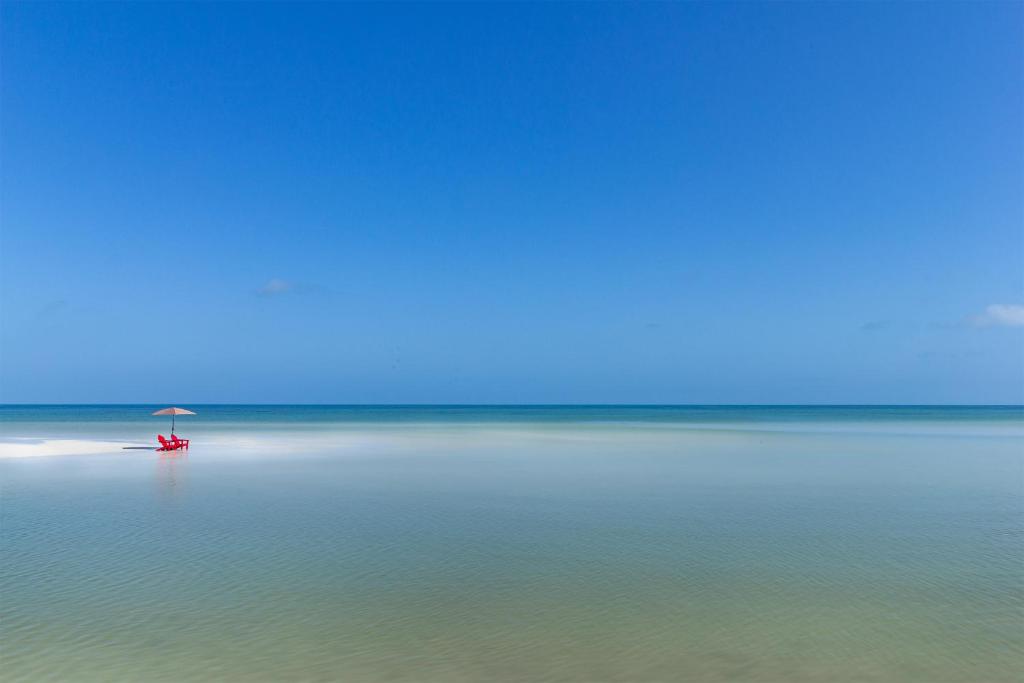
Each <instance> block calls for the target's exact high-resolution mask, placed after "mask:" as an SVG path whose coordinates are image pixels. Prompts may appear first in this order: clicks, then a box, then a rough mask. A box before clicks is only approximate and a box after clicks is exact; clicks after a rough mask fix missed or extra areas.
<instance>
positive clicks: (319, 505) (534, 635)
mask: <svg viewBox="0 0 1024 683" xmlns="http://www.w3.org/2000/svg"><path fill="white" fill-rule="evenodd" d="M194 408H195V409H196V410H197V411H198V412H199V413H200V415H198V416H197V417H196V418H186V419H183V420H181V421H180V422H179V428H178V430H177V431H178V433H179V434H180V435H182V436H185V437H191V438H192V439H193V448H192V449H191V452H190V453H189V454H188V455H186V456H181V457H178V456H170V457H168V456H164V457H161V456H160V455H159V454H156V453H152V452H148V451H132V450H127V451H119V450H117V449H116V447H115V448H112V449H111V451H110V452H109V453H97V454H92V455H76V456H53V457H37V458H14V459H0V495H2V499H0V502H2V507H0V541H2V548H0V550H2V575H0V613H2V615H3V616H2V619H0V636H2V642H3V646H2V649H0V663H2V671H3V678H4V680H26V681H28V680H33V681H34V680H41V679H48V680H76V681H78V680H80V681H118V680H123V681H142V680H146V681H148V680H167V681H193V680H231V681H234V680H238V681H251V680H257V681H258V680H266V681H272V680H273V681H276V680H309V681H318V680H324V681H328V680H345V681H379V680H410V681H477V680H510V681H546V680H550V681H665V680H690V681H797V682H799V681H964V682H968V681H971V682H975V681H1016V680H1020V671H1021V670H1024V569H1022V567H1024V507H1022V505H1024V503H1022V501H1024V495H1022V482H1024V412H1022V411H1021V409H1020V408H1001V409H984V408H964V409H941V408H896V409H879V408H855V407H851V408H835V409H831V408H830V409H816V408H805V407H793V408H757V407H751V408H710V407H705V408H651V407H643V408H630V409H625V408H615V407H594V408H583V409H578V408H573V409H570V408H555V407H549V408H493V409H484V408H477V407H464V408H456V409H443V408H420V407H394V408H387V409H381V408H341V407H339V408H322V407H284V406H272V407H268V406H261V407H237V406H236V407H230V406H222V407H194ZM148 412H150V411H149V410H147V409H145V408H142V407H137V406H117V407H90V408H82V407H45V408H38V407H25V408H18V407H4V408H0V439H3V440H4V441H7V442H12V441H17V440H20V439H22V438H27V439H32V440H43V439H100V440H111V441H118V442H119V441H124V442H125V444H128V443H136V442H143V441H145V442H149V441H152V439H153V435H154V434H155V433H156V432H157V431H163V432H164V433H166V430H165V429H164V427H165V425H164V422H163V421H162V420H160V419H159V418H149V417H147V413H148ZM158 428H160V429H158ZM2 449H3V445H2V444H0V453H2V452H3V450H2Z"/></svg>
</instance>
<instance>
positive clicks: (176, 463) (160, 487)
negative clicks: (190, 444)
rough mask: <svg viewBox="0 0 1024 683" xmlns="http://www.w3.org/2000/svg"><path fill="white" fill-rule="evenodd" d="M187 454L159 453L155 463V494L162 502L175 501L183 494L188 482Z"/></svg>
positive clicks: (184, 452) (183, 452)
mask: <svg viewBox="0 0 1024 683" xmlns="http://www.w3.org/2000/svg"><path fill="white" fill-rule="evenodd" d="M187 466H188V452H187V451H170V452H167V453H161V454H160V457H159V458H157V461H156V476H155V479H156V487H157V494H158V496H159V497H160V499H162V500H168V501H172V500H177V499H178V498H180V497H181V496H182V495H184V493H185V484H186V482H187V481H188V478H187V474H188V467H187Z"/></svg>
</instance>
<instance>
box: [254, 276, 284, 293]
mask: <svg viewBox="0 0 1024 683" xmlns="http://www.w3.org/2000/svg"><path fill="white" fill-rule="evenodd" d="M291 288H292V283H290V282H288V281H287V280H282V279H280V278H276V277H273V278H270V279H269V280H267V283H266V284H265V285H263V286H262V287H260V288H259V289H257V290H256V293H257V294H259V295H260V296H275V295H277V294H284V293H285V292H287V291H289V290H291Z"/></svg>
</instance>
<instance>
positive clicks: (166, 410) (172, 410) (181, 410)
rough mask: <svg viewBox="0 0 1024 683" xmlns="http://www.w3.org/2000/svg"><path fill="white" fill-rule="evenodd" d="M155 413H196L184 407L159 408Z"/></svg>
mask: <svg viewBox="0 0 1024 683" xmlns="http://www.w3.org/2000/svg"><path fill="white" fill-rule="evenodd" d="M153 414H154V415H195V413H193V412H192V411H191V410H185V409H184V408H164V409H163V410H158V411H156V412H155V413H153Z"/></svg>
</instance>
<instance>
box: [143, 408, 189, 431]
mask: <svg viewBox="0 0 1024 683" xmlns="http://www.w3.org/2000/svg"><path fill="white" fill-rule="evenodd" d="M153 414H154V415H170V416H171V436H174V416H175V415H195V413H193V412H192V411H191V410H185V409H184V408H164V409H163V410H158V411H156V412H155V413H153Z"/></svg>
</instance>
